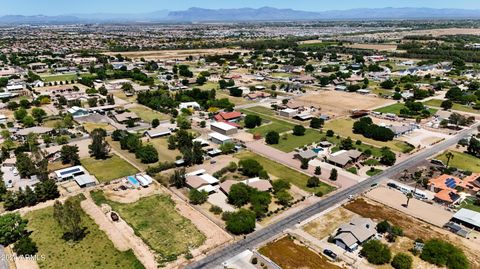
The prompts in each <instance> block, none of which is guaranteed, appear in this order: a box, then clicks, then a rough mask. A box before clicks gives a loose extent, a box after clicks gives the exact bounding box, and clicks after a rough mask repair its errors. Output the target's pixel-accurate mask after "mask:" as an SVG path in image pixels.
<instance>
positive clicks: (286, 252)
mask: <svg viewBox="0 0 480 269" xmlns="http://www.w3.org/2000/svg"><path fill="white" fill-rule="evenodd" d="M259 252H260V253H261V254H262V255H265V256H266V257H268V258H270V259H271V260H272V261H273V262H275V263H276V264H278V265H279V266H280V267H282V268H284V269H297V268H302V269H309V268H311V269H314V268H315V269H316V268H322V269H339V268H340V267H338V266H336V265H333V264H331V263H329V262H328V261H327V258H325V257H324V256H322V255H319V254H317V253H315V252H313V251H311V250H310V249H309V248H308V247H306V246H304V245H301V244H299V243H298V242H296V241H294V240H292V239H291V238H290V237H289V236H286V237H283V238H281V239H280V240H277V241H274V242H271V243H268V244H267V245H266V246H264V247H262V248H260V249H259Z"/></svg>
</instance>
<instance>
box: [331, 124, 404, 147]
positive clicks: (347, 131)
mask: <svg viewBox="0 0 480 269" xmlns="http://www.w3.org/2000/svg"><path fill="white" fill-rule="evenodd" d="M353 123H354V121H353V120H351V119H337V120H332V121H327V122H326V123H325V127H324V130H333V131H334V132H335V134H338V135H340V136H343V137H351V138H352V139H353V140H361V141H362V142H364V143H367V144H370V145H374V146H377V147H379V148H382V147H389V148H390V149H392V150H393V151H397V152H403V153H405V152H409V151H411V150H412V149H413V147H412V146H410V145H409V144H407V143H405V142H403V141H399V140H392V141H388V142H382V141H376V140H373V139H369V138H366V137H364V136H363V135H361V134H354V133H353Z"/></svg>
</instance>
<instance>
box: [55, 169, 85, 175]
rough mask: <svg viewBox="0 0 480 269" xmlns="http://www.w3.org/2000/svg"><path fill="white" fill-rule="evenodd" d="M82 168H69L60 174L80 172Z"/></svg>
mask: <svg viewBox="0 0 480 269" xmlns="http://www.w3.org/2000/svg"><path fill="white" fill-rule="evenodd" d="M80 171H82V170H80V168H78V167H77V168H74V169H70V170H67V171H62V172H60V175H62V176H64V175H67V174H73V173H76V172H80Z"/></svg>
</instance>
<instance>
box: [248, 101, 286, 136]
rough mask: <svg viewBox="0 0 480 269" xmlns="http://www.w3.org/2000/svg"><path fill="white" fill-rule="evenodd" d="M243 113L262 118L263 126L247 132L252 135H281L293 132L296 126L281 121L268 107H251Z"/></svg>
mask: <svg viewBox="0 0 480 269" xmlns="http://www.w3.org/2000/svg"><path fill="white" fill-rule="evenodd" d="M241 112H242V113H244V114H246V115H258V116H260V117H261V118H262V120H263V122H262V125H261V126H259V127H256V128H253V129H249V130H248V131H247V132H249V133H252V134H260V135H262V136H265V135H266V134H267V133H268V132H270V131H275V132H277V133H279V134H281V133H284V132H288V131H291V130H292V129H293V127H294V126H295V124H293V123H291V122H287V121H284V120H279V119H278V117H276V116H275V112H274V111H273V110H271V109H268V108H266V107H260V106H256V107H251V108H248V109H242V110H241Z"/></svg>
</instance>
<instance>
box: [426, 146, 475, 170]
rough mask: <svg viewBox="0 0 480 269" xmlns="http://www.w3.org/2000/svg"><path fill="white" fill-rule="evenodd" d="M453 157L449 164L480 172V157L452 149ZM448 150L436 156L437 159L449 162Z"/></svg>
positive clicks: (445, 162)
mask: <svg viewBox="0 0 480 269" xmlns="http://www.w3.org/2000/svg"><path fill="white" fill-rule="evenodd" d="M450 152H451V153H453V158H452V159H450V163H449V166H452V167H456V168H458V169H462V170H467V171H472V172H474V173H480V159H479V158H477V157H475V156H472V155H469V154H467V153H463V152H458V151H454V150H451V151H450ZM446 153H447V152H445V153H443V154H440V155H438V156H436V157H435V159H437V160H441V161H442V162H443V163H444V164H447V157H446V156H445V155H446Z"/></svg>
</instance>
